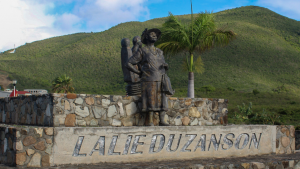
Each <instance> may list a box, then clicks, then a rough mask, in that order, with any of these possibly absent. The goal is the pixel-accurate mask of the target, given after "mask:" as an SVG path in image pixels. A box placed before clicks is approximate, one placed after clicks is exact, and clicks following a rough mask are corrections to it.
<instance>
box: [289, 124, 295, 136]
mask: <svg viewBox="0 0 300 169" xmlns="http://www.w3.org/2000/svg"><path fill="white" fill-rule="evenodd" d="M290 135H291V137H293V138H294V137H295V127H294V126H291V128H290Z"/></svg>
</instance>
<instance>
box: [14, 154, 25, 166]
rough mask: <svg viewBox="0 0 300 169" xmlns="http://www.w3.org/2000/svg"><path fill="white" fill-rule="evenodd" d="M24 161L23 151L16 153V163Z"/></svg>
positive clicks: (19, 163)
mask: <svg viewBox="0 0 300 169" xmlns="http://www.w3.org/2000/svg"><path fill="white" fill-rule="evenodd" d="M25 161H26V153H25V152H23V153H17V154H16V164H17V165H24V163H25Z"/></svg>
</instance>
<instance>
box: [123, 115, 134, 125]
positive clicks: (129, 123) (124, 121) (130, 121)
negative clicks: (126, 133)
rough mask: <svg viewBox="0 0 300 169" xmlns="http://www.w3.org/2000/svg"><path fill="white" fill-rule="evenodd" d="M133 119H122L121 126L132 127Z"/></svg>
mask: <svg viewBox="0 0 300 169" xmlns="http://www.w3.org/2000/svg"><path fill="white" fill-rule="evenodd" d="M134 122H135V119H134V118H133V117H127V118H123V119H122V124H123V126H133V125H134Z"/></svg>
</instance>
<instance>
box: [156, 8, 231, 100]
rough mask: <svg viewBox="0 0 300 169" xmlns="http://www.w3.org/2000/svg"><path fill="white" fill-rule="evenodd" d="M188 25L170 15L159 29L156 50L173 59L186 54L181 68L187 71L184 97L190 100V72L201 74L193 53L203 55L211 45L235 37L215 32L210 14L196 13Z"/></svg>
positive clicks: (226, 33) (191, 78)
mask: <svg viewBox="0 0 300 169" xmlns="http://www.w3.org/2000/svg"><path fill="white" fill-rule="evenodd" d="M191 11H192V14H191V23H189V24H182V23H181V22H180V21H179V20H178V19H177V18H176V17H175V16H174V15H172V13H171V12H170V16H169V17H168V19H167V21H166V22H165V23H164V24H163V27H162V37H161V39H160V40H159V41H158V45H157V47H158V48H160V49H162V50H163V51H164V53H165V54H166V55H171V56H176V54H178V53H182V52H186V53H187V54H186V59H185V60H184V61H185V62H184V64H183V67H185V68H186V69H187V70H188V72H189V75H188V78H189V79H188V83H189V85H188V92H187V96H188V97H190V98H194V95H195V93H194V71H196V72H197V73H201V74H202V73H203V72H204V64H203V62H202V59H201V56H200V55H198V58H197V60H196V62H194V53H195V52H196V51H198V53H203V52H205V51H207V50H209V49H210V48H213V47H215V46H221V45H224V44H228V43H229V41H230V40H232V39H234V38H235V36H236V35H235V34H234V33H233V32H232V31H225V30H223V29H217V27H216V24H215V20H214V15H213V14H211V13H207V12H205V13H200V14H198V16H197V17H196V18H195V20H194V19H193V10H191Z"/></svg>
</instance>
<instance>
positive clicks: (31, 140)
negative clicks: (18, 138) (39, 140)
mask: <svg viewBox="0 0 300 169" xmlns="http://www.w3.org/2000/svg"><path fill="white" fill-rule="evenodd" d="M34 143H36V139H35V138H34V137H32V136H27V137H25V138H24V140H23V145H24V146H29V145H31V144H34Z"/></svg>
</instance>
